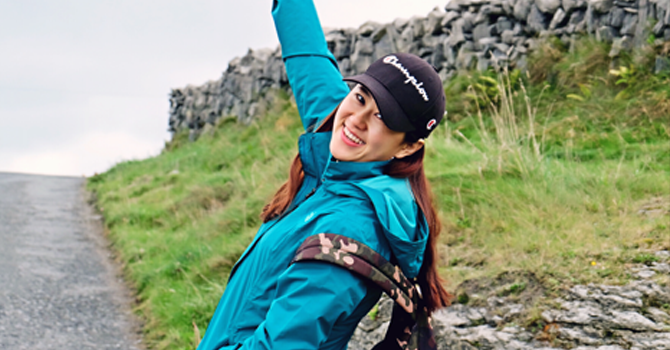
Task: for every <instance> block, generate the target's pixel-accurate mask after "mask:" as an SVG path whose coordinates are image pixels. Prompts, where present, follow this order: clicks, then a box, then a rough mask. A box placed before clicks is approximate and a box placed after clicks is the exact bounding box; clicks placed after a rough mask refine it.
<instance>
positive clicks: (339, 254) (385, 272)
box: [291, 233, 437, 350]
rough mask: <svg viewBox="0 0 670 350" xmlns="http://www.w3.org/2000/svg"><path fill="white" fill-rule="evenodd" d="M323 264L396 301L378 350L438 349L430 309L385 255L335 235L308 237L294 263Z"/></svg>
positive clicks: (299, 249) (297, 252)
mask: <svg viewBox="0 0 670 350" xmlns="http://www.w3.org/2000/svg"><path fill="white" fill-rule="evenodd" d="M306 260H307V261H309V260H316V261H323V262H328V263H331V264H335V265H338V266H341V267H344V268H346V269H347V270H349V271H352V272H354V273H356V274H358V275H360V276H361V277H363V278H365V279H367V280H370V281H371V282H373V283H375V284H376V285H377V286H379V287H380V288H381V289H382V290H383V291H384V292H385V293H386V294H387V295H388V296H389V297H390V298H391V300H393V301H394V302H395V306H394V308H393V316H392V318H391V324H390V326H389V329H388V331H387V333H386V338H385V339H384V340H383V341H382V342H381V343H379V344H377V346H375V347H374V349H375V350H381V349H402V350H417V349H418V350H435V349H437V345H436V343H435V338H434V336H433V331H432V328H431V326H430V322H429V319H428V314H427V312H426V308H425V307H423V306H422V300H421V298H420V295H419V293H418V292H417V289H416V287H414V285H413V284H412V282H411V281H410V280H409V279H407V278H406V277H405V275H404V274H403V273H402V271H401V270H400V268H399V267H398V266H395V265H393V264H391V263H390V262H389V261H388V260H386V259H384V257H382V256H381V254H379V253H377V252H375V251H374V250H372V249H371V248H370V247H368V246H367V245H365V244H363V243H361V242H358V241H356V240H354V239H352V238H349V237H346V236H342V235H337V234H334V233H319V234H317V235H313V236H310V237H307V239H305V241H304V242H303V243H302V244H301V245H300V247H299V248H298V250H297V251H296V254H295V256H294V257H293V260H292V261H291V264H292V263H294V262H298V261H306Z"/></svg>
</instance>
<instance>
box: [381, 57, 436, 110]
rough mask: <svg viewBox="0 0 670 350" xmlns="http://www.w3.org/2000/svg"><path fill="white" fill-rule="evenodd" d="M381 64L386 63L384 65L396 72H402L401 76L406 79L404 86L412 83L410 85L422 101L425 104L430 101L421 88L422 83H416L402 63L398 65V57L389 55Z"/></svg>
mask: <svg viewBox="0 0 670 350" xmlns="http://www.w3.org/2000/svg"><path fill="white" fill-rule="evenodd" d="M383 62H384V63H386V64H390V65H392V66H393V67H396V68H398V70H399V71H400V72H402V74H404V75H405V77H406V78H407V80H405V84H407V83H412V85H414V87H415V88H416V91H418V92H419V94H420V95H421V97H422V98H423V100H424V101H426V102H428V101H430V99H429V98H428V94H427V93H426V90H425V89H424V88H423V87H422V86H423V82H419V81H417V80H416V77H414V76H413V75H412V74H411V73H410V72H409V70H407V68H405V66H403V65H402V63H400V62H399V61H398V57H396V56H395V55H389V56H386V57H384V60H383Z"/></svg>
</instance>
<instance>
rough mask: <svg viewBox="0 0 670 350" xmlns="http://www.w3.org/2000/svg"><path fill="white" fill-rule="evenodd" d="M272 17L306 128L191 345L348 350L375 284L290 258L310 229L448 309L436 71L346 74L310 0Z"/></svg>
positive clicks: (292, 2) (378, 69) (417, 64)
mask: <svg viewBox="0 0 670 350" xmlns="http://www.w3.org/2000/svg"><path fill="white" fill-rule="evenodd" d="M273 17H274V20H275V26H276V29H277V33H278V35H279V40H280V42H281V44H282V55H283V58H284V61H285V65H286V71H287V75H288V78H289V82H290V83H291V87H292V89H293V93H294V95H295V98H296V103H297V105H298V111H299V113H300V116H301V119H302V122H303V125H304V126H305V129H306V130H307V132H306V133H305V134H304V135H302V136H301V137H300V140H299V147H298V148H299V154H298V156H296V158H295V159H294V161H293V164H292V165H291V168H290V175H289V179H288V181H287V182H286V183H285V184H284V185H283V186H282V187H281V188H280V189H279V190H278V191H277V193H276V194H275V196H274V198H272V200H271V201H270V203H269V204H268V205H266V206H265V208H264V209H263V212H262V214H261V217H262V218H263V222H264V224H263V225H262V226H261V227H260V229H259V231H258V234H257V235H256V237H255V238H254V240H253V242H252V243H251V245H250V246H249V247H248V248H247V250H246V251H245V252H244V253H243V255H242V257H241V258H240V259H239V261H238V262H237V264H236V265H235V267H233V270H232V271H231V273H230V279H229V281H228V285H227V287H226V291H225V293H224V295H223V296H222V298H221V301H220V302H219V305H218V307H217V309H216V312H215V313H214V316H213V317H212V320H211V322H210V323H209V325H208V328H207V331H206V333H205V336H204V339H203V340H202V342H201V343H200V346H199V347H198V349H200V350H213V349H227V350H228V349H283V350H290V349H338V350H339V349H345V348H346V346H347V343H348V341H349V339H350V338H351V335H352V334H353V332H354V330H355V328H356V325H357V324H358V323H359V321H360V320H361V318H363V317H364V316H365V315H366V314H367V313H368V312H369V310H370V309H371V308H372V307H373V306H374V304H375V303H376V302H377V300H378V299H379V297H380V294H381V290H380V289H379V288H378V287H377V286H375V285H373V284H372V283H370V282H368V281H366V280H365V279H364V278H362V277H359V276H357V275H354V274H353V273H351V272H349V271H347V270H346V269H344V268H341V267H338V266H335V265H330V264H325V263H321V262H307V261H305V262H303V261H301V262H297V263H294V264H290V262H291V259H292V258H293V256H294V254H295V252H296V249H297V248H298V247H299V246H300V244H301V243H302V242H303V241H304V240H305V239H306V238H307V237H309V236H312V235H315V234H319V233H335V234H339V235H343V236H346V237H349V238H352V239H355V240H357V241H359V242H362V243H364V244H365V245H367V246H369V247H370V248H372V249H373V250H375V251H376V252H378V253H380V254H381V255H382V256H383V257H385V258H386V259H387V260H391V261H392V262H394V263H395V264H397V265H398V266H400V268H401V269H402V271H403V273H404V274H405V275H406V276H407V277H409V278H415V277H417V280H418V284H419V285H420V287H421V290H423V296H424V301H425V303H426V305H427V307H428V309H429V311H432V310H434V309H437V308H440V307H443V306H446V305H447V304H448V294H447V293H446V291H445V290H444V289H443V288H442V286H441V284H440V282H441V281H440V278H439V276H438V274H437V268H436V262H437V256H436V239H437V234H438V231H439V223H438V221H437V217H436V215H435V210H434V208H433V206H432V202H431V199H430V195H429V190H428V188H427V182H426V179H425V176H424V173H423V155H424V139H425V137H427V136H428V135H429V134H430V132H431V131H432V130H433V129H434V128H435V127H436V125H437V123H439V121H440V120H441V119H442V117H443V115H444V103H445V101H444V92H443V89H442V82H441V81H440V79H439V77H438V75H437V73H436V72H435V70H434V68H432V66H430V65H429V64H428V63H426V62H424V61H423V60H421V59H419V58H418V57H416V56H413V55H408V54H393V55H389V56H386V57H384V58H382V59H380V60H378V61H377V62H375V63H373V64H372V65H371V66H370V68H369V69H368V70H367V72H366V73H365V74H362V75H358V76H354V77H350V78H347V79H346V80H348V81H351V82H355V83H356V86H355V87H354V88H353V89H352V90H351V91H349V88H348V87H347V85H346V83H345V82H343V80H342V77H341V75H340V73H339V70H338V68H337V63H336V61H335V59H334V57H333V56H332V54H331V53H330V52H329V51H328V48H327V45H326V41H325V39H324V35H323V31H322V29H321V25H320V23H319V20H318V17H317V14H316V10H315V8H314V5H313V4H312V1H311V0H279V1H274V6H273Z"/></svg>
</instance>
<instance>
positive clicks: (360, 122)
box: [347, 109, 370, 130]
mask: <svg viewBox="0 0 670 350" xmlns="http://www.w3.org/2000/svg"><path fill="white" fill-rule="evenodd" d="M369 115H370V112H369V111H368V110H367V109H361V110H358V111H356V112H354V113H352V115H351V116H350V117H349V123H347V124H349V125H350V126H351V127H355V128H356V129H358V130H366V129H367V121H368V118H369V117H370V116H369Z"/></svg>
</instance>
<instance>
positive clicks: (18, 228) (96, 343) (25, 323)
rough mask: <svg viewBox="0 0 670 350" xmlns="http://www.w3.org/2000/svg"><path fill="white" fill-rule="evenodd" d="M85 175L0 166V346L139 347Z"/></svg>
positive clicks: (8, 348)
mask: <svg viewBox="0 0 670 350" xmlns="http://www.w3.org/2000/svg"><path fill="white" fill-rule="evenodd" d="M83 185H84V179H83V178H76V177H55V176H37V175H24V174H11V173H0V349H7V350H13V349H140V348H141V343H140V341H139V339H140V338H139V336H138V330H139V327H138V324H137V322H136V320H134V319H133V315H132V313H131V312H130V305H131V304H130V298H129V294H128V292H127V290H126V289H125V288H124V285H123V281H122V280H121V279H120V278H119V277H118V276H119V275H118V268H116V267H115V266H114V264H113V263H112V261H111V259H110V255H109V252H108V251H107V250H106V242H105V240H104V238H103V236H102V228H101V223H100V217H99V216H97V215H95V214H94V212H93V211H92V209H91V208H90V207H89V206H88V205H87V204H86V200H85V198H86V194H85V192H84V188H83Z"/></svg>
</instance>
